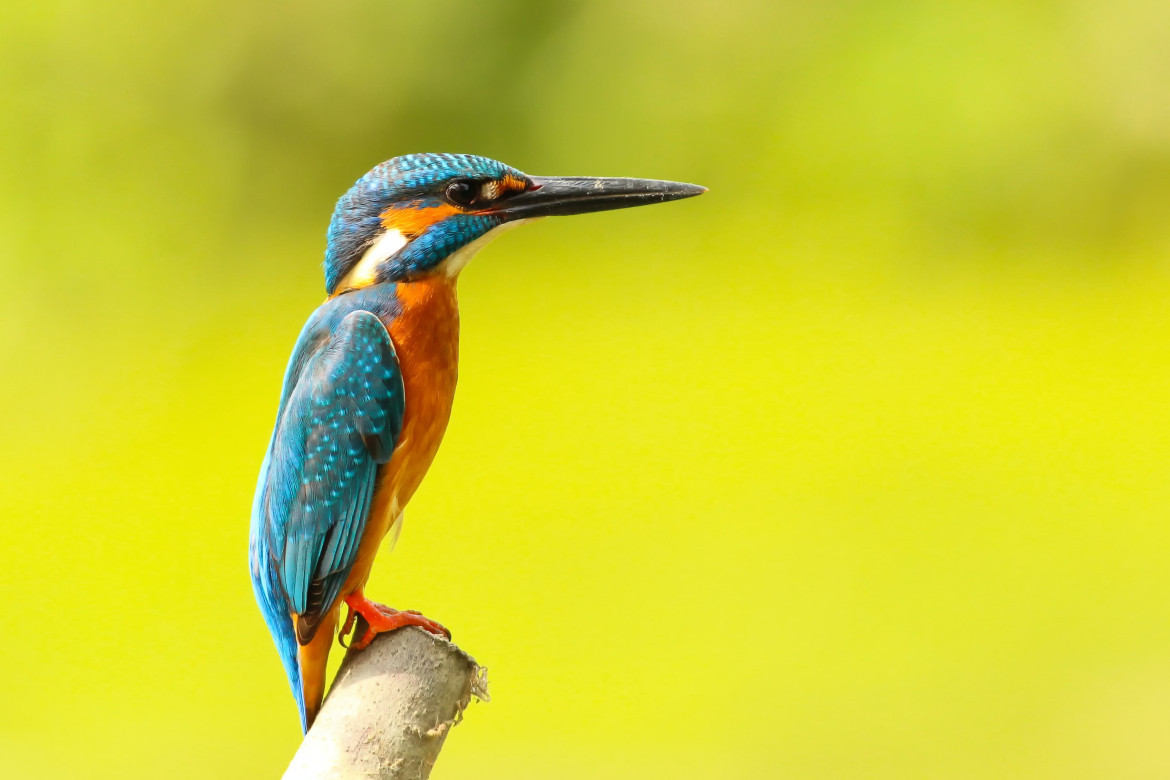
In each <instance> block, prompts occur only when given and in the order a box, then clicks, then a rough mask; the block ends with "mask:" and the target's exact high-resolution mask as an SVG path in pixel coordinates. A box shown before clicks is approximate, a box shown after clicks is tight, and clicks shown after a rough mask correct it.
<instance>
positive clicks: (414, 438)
mask: <svg viewBox="0 0 1170 780" xmlns="http://www.w3.org/2000/svg"><path fill="white" fill-rule="evenodd" d="M397 295H398V301H399V304H400V306H401V312H400V314H399V315H398V316H397V317H395V318H394V319H393V320H390V321H388V322H385V325H386V329H387V330H388V331H389V332H390V340H391V341H393V342H394V349H395V351H396V352H397V353H398V364H399V366H400V368H401V370H402V382H403V385H404V387H405V390H406V413H405V417H404V419H403V423H402V433H401V434H400V435H399V437H398V444H397V445H396V446H395V448H394V454H393V456H392V457H391V458H390V461H389V462H388V463H386V464H385V465H384V466H382V467H381V468H380V469H379V472H378V485H377V487H376V488H375V492H374V502H373V505H372V506H371V508H370V517H369V520H368V522H367V524H366V531H365V534H364V535H363V537H362V541H361V544H360V545H359V547H358V555H357V560H356V561H355V562H354V567H353V570H352V571H351V573H350V575H349V579H348V580H346V583H345V586H344V587H342V589H341V598H344V597H345V596H347V595H349V594H350V593H352V592H353V591H354V590H355V589H357V588H359V587H362V586H363V585H364V584H365V582H366V580H367V579H368V578H369V576H370V568H371V567H372V566H373V563H374V556H375V555H376V554H377V552H378V545H379V544H380V543H381V541H382V538H383V537H384V536H385V535H386V533H387V532H388V531H389V530H390V528H391V527H392V526H393V524H394V521H395V520H396V519H397V518H398V516H399V515H400V514H401V512H402V508H403V507H404V506H406V502H407V501H409V500H410V497H411V496H413V495H414V491H415V490H416V489H418V486H419V483H421V482H422V479H423V476H425V475H426V473H427V469H428V468H430V465H431V461H432V460H434V458H435V453H436V452H438V449H439V443H440V442H441V441H442V440H443V433H444V432H445V431H446V430H447V421H448V420H449V419H450V417H451V402H452V401H453V400H454V398H455V381H456V379H457V377H458V363H459V309H458V304H457V301H456V298H455V281H454V280H453V279H448V278H447V277H446V276H444V275H436V276H434V277H429V278H426V279H422V280H419V281H417V282H407V283H402V284H399V285H398V287H397Z"/></svg>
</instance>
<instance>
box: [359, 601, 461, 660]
mask: <svg viewBox="0 0 1170 780" xmlns="http://www.w3.org/2000/svg"><path fill="white" fill-rule="evenodd" d="M345 605H346V607H347V608H348V612H347V614H346V616H345V622H344V623H342V626H341V631H340V632H339V633H338V635H337V641H338V644H340V645H341V646H342V647H348V648H349V649H352V650H364V649H366V648H367V647H369V645H370V643H371V642H373V641H374V637H376V636H377V635H378V634H383V633H385V632H387V631H394V630H396V629H399V628H405V627H406V626H418V627H419V628H421V629H423V630H424V631H427V632H429V633H432V634H435V635H436V636H441V637H444V638H445V639H448V640H449V639H450V638H451V632H450V631H448V630H447V629H446V628H444V627H443V626H442V625H440V624H439V623H436V622H435V621H433V620H431V619H430V618H426V617H423V615H422V613H421V612H419V611H418V610H414V609H407V610H397V609H391V608H390V607H388V606H386V605H385V604H379V603H378V602H376V601H370V600H369V599H367V598H366V597H365V595H364V594H362V592H361V591H355V592H354V593H352V594H351V595H350V596H349V597H347V598H346V600H345ZM358 615H361V616H362V617H363V618H365V620H366V623H367V624H368V626H369V627H368V628H367V629H366V632H365V634H364V635H363V636H362V638H361V639H359V640H358V641H357V642H353V643H352V644H350V645H346V644H345V637H347V636H348V635H349V632H350V630H351V629H352V628H353V625H354V622H355V621H356V620H357V616H358Z"/></svg>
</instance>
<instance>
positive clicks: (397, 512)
mask: <svg viewBox="0 0 1170 780" xmlns="http://www.w3.org/2000/svg"><path fill="white" fill-rule="evenodd" d="M705 191H706V189H705V188H704V187H700V186H697V185H694V184H683V183H680V182H672V181H659V180H654V179H626V178H589V177H541V176H528V175H526V174H524V173H521V172H520V171H518V170H516V169H515V168H511V167H509V166H507V165H505V164H503V163H501V162H497V161H495V160H492V159H488V158H486V157H479V156H476V155H470V154H409V155H405V156H402V157H395V158H393V159H391V160H388V161H386V162H384V163H382V164H380V165H378V166H376V167H374V168H373V169H372V170H371V171H370V172H369V173H367V174H366V175H364V176H362V177H361V178H360V179H358V180H357V182H356V183H355V184H354V185H353V187H351V188H350V189H349V191H348V192H346V193H345V195H343V196H342V197H341V199H340V200H339V201H338V202H337V207H336V208H335V209H334V212H333V219H332V220H331V221H330V223H329V229H328V231H327V233H326V247H325V263H324V265H325V292H326V295H327V296H328V297H327V298H326V299H325V302H324V303H322V304H321V305H320V306H318V307H317V309H316V310H315V311H314V312H313V313H312V314H311V315H310V316H309V319H308V321H307V322H306V323H305V325H304V327H303V328H302V329H301V333H300V337H299V338H298V339H297V342H296V345H295V346H294V347H293V351H292V356H291V357H290V359H289V363H288V368H287V370H286V371H285V375H284V383H283V387H282V389H281V394H280V403H279V406H278V409H277V414H276V425H275V427H274V429H273V432H272V437H271V439H270V440H269V443H268V449H267V451H266V453H265V455H264V460H263V463H262V465H261V467H260V477H259V480H258V482H257V485H256V497H255V500H254V501H253V505H252V521H251V533H250V539H249V564H250V569H251V575H252V587H253V590H254V591H255V594H256V601H257V603H258V604H259V605H260V611H261V612H262V613H263V615H264V620H265V622H266V623H267V625H268V630H269V631H270V632H271V634H272V638H273V640H274V641H275V643H276V648H277V651H278V652H279V654H280V658H281V661H282V662H283V664H284V670H285V673H286V675H287V676H288V681H289V684H290V686H291V687H292V693H293V698H294V699H296V703H297V708H298V710H299V713H300V720H301V729H302V731H305V732H307V731H308V730H309V727H310V726H311V725H312V723H313V719H314V718H315V717H316V715H317V712H318V710H319V709H320V707H321V701H322V698H323V696H324V693H325V666H326V661H327V659H328V657H329V650H330V648H331V646H332V644H333V638H334V635H335V634H336V635H337V636H338V640H339V642H344V640H345V637H346V636H347V635H348V634H349V633H350V631H351V628H352V626H353V623H354V620H355V617H356V616H357V615H361V616H362V617H363V618H364V619H365V621H366V624H367V625H368V627H369V628H368V630H367V631H365V632H364V634H363V635H362V636H360V637H357V636H356V635H355V636H354V638H353V640H352V641H351V646H352V647H353V648H355V649H357V650H361V649H363V648H365V647H366V646H367V645H369V643H370V642H371V641H372V640H373V638H374V637H375V636H376V635H377V634H378V633H381V632H385V631H393V630H395V629H398V628H402V627H405V626H418V627H419V628H422V629H423V630H425V631H429V632H431V633H433V634H436V635H439V636H443V637H446V638H448V639H449V638H450V636H451V635H450V632H448V631H447V629H445V628H444V627H443V626H441V625H439V624H438V623H436V622H435V621H433V620H430V619H429V618H426V617H424V616H423V615H422V614H420V613H418V612H415V611H399V610H395V609H391V608H390V607H387V606H384V605H382V604H379V603H377V602H374V601H370V600H369V599H367V598H366V595H365V585H366V581H367V580H368V579H369V576H370V570H371V567H372V566H373V563H374V557H375V556H376V555H377V552H378V549H379V547H380V545H381V543H382V541H383V539H385V538H386V537H387V536H389V537H390V538H391V545H392V543H393V540H394V539H396V538H397V536H398V533H399V531H400V529H401V525H402V510H403V507H405V506H406V504H407V502H408V501H410V498H411V496H412V495H413V494H414V492H415V490H416V489H417V488H418V486H419V484H420V483H421V482H422V479H423V476H424V475H425V474H426V472H427V469H428V468H429V467H430V465H431V461H432V460H433V459H434V457H435V453H436V452H437V451H438V448H439V443H440V441H441V440H442V438H443V434H444V432H445V431H446V428H447V421H448V419H449V418H450V415H451V404H452V401H453V400H454V397H455V382H456V376H457V371H458V352H459V310H458V306H457V302H456V283H457V281H458V279H459V272H460V271H462V270H463V268H464V267H465V266H466V265H467V263H468V261H470V260H471V258H472V257H473V256H474V255H475V254H476V252H478V251H479V250H480V249H482V248H483V246H484V245H485V244H486V243H487V242H488V241H490V240H491V239H492V238H494V237H495V236H497V235H498V234H500V233H501V232H503V231H504V230H506V229H508V228H510V227H513V226H516V225H519V224H521V223H524V222H528V221H530V220H533V219H537V218H539V217H546V216H556V215H570V214H584V213H587V212H592V211H605V210H608V209H620V208H626V207H629V206H641V205H644V204H650V203H662V202H665V201H671V200H678V199H681V198H689V197H692V196H694V195H699V194H700V193H703V192H705ZM343 604H344V605H345V606H346V607H347V616H346V619H345V620H344V622H342V621H340V616H341V607H342V605H343ZM339 622H340V623H341V625H340V626H339Z"/></svg>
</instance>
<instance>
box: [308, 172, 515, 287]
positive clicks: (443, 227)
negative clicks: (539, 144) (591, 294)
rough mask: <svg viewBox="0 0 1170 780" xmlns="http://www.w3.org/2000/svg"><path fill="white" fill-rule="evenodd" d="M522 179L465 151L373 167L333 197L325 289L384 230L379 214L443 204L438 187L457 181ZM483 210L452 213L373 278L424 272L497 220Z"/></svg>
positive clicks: (392, 278)
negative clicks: (346, 189) (477, 212)
mask: <svg viewBox="0 0 1170 780" xmlns="http://www.w3.org/2000/svg"><path fill="white" fill-rule="evenodd" d="M508 177H514V178H515V179H517V180H521V181H527V180H528V179H527V177H526V176H525V175H524V174H522V173H521V172H520V171H517V170H516V169H514V168H511V167H509V166H507V165H504V164H503V163H501V162H497V161H495V160H492V159H489V158H487V157H478V156H476V155H471V154H408V155H404V156H402V157H395V158H393V159H392V160H387V161H386V162H384V163H382V164H381V165H378V166H377V167H375V168H374V169H373V170H371V171H370V172H369V173H367V174H366V175H365V176H363V177H361V178H360V179H358V180H357V182H356V183H355V184H354V185H353V186H352V187H350V189H349V192H347V193H345V195H343V196H342V197H341V199H340V200H338V201H337V208H336V209H334V211H333V219H332V220H331V221H330V223H329V231H328V233H327V234H326V241H327V244H326V248H325V291H326V292H327V293H328V294H330V295H332V294H333V293H334V292H335V291H336V289H337V285H338V283H339V282H340V281H341V280H342V279H343V278H344V277H345V275H346V273H347V272H349V270H350V269H352V268H353V267H354V266H355V265H356V264H357V262H358V261H359V260H360V259H361V257H362V255H363V254H364V253H365V251H366V250H367V249H368V248H369V247H370V246H371V244H373V243H374V242H375V241H376V240H377V239H378V237H379V236H380V235H381V234H382V233H383V232H384V231H385V226H384V222H383V215H384V214H385V213H386V212H387V210H389V209H393V208H415V209H425V208H432V207H436V206H440V205H443V204H444V203H445V201H444V200H443V190H444V187H445V186H446V185H447V184H448V183H449V182H451V181H454V180H457V179H470V180H503V179H505V178H508ZM502 221H503V220H502V218H500V217H498V216H494V215H485V214H470V213H467V214H464V213H456V214H452V215H451V216H448V217H446V218H445V219H443V220H442V221H440V222H437V223H436V224H434V225H433V226H431V227H430V228H429V229H427V230H426V231H424V232H423V233H422V234H421V235H419V236H418V237H417V238H415V239H414V240H412V241H410V243H408V244H407V245H406V246H405V247H403V248H402V250H401V251H400V252H399V253H398V254H397V256H396V257H395V258H394V259H393V261H392V262H391V263H390V264H388V265H387V266H386V268H385V269H383V271H382V272H381V276H382V277H384V278H381V279H379V281H398V280H401V279H408V278H410V277H411V276H415V275H418V274H420V273H425V272H426V271H428V270H429V269H431V268H433V267H435V266H436V265H438V264H439V263H441V262H442V261H443V259H444V258H446V257H447V256H449V255H450V254H451V253H453V252H455V251H456V250H458V249H459V248H460V247H462V246H464V245H466V244H468V243H470V242H471V241H474V240H475V239H477V238H479V237H480V236H482V235H483V234H485V233H487V232H488V231H489V230H491V229H492V228H494V227H496V226H497V225H499V224H500V223H501V222H502Z"/></svg>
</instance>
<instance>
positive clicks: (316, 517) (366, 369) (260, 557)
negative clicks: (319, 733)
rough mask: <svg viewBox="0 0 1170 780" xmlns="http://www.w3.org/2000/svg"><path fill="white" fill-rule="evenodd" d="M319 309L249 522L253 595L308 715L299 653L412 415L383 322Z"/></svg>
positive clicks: (293, 367) (332, 594) (304, 339)
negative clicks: (406, 417) (407, 416)
mask: <svg viewBox="0 0 1170 780" xmlns="http://www.w3.org/2000/svg"><path fill="white" fill-rule="evenodd" d="M331 303H332V302H331ZM323 309H328V310H327V311H324V312H320V313H321V316H320V317H318V316H316V315H315V316H314V318H313V319H310V321H309V323H308V324H306V326H305V330H304V331H303V332H302V334H301V338H300V340H299V341H298V344H297V348H296V349H295V350H294V352H293V357H292V360H291V362H290V365H289V373H288V376H287V377H286V381H285V391H284V399H283V402H282V404H281V409H280V412H279V414H278V417H277V422H276V429H275V430H274V431H273V435H272V442H271V444H270V445H269V450H268V454H267V457H266V459H265V462H264V466H263V467H262V468H261V473H260V481H259V484H258V485H257V492H256V501H255V504H254V505H253V516H252V540H251V559H252V560H251V568H252V580H253V586H254V589H255V591H256V596H257V600H258V601H259V603H260V607H261V611H262V612H264V616H265V619H266V621H267V622H268V625H269V629H270V630H271V631H272V634H273V637H274V639H275V640H276V643H277V647H278V649H280V651H281V656H282V657H283V658H284V661H285V667H286V671H287V672H288V674H289V681H290V683H291V684H292V686H293V692H294V695H295V696H297V697H298V703H300V704H301V707H302V711H303V709H304V703H303V702H302V701H300V696H301V692H300V676H299V671H298V670H297V665H296V646H297V644H301V645H304V644H307V643H308V642H309V641H310V640H311V639H312V638H313V636H314V634H315V633H316V631H317V627H318V626H319V625H320V623H321V620H322V619H323V618H324V616H325V615H326V614H327V612H328V610H329V608H330V606H332V604H333V601H334V599H336V598H337V596H338V593H339V592H340V590H341V586H342V585H343V584H344V583H345V580H346V578H347V577H348V575H349V571H350V568H351V567H352V566H353V562H354V558H355V557H356V555H357V549H358V544H359V543H360V542H361V538H362V534H363V532H364V530H365V527H366V517H367V514H368V513H369V508H370V502H371V500H372V498H373V494H374V487H375V477H376V472H377V467H378V465H379V464H382V463H385V462H386V461H388V460H389V459H390V455H391V453H392V452H393V450H394V445H395V443H396V442H397V439H398V434H399V432H400V431H401V430H402V418H403V413H404V410H405V400H404V399H405V396H404V391H403V387H402V374H401V372H400V370H399V367H398V359H397V357H396V355H395V353H394V346H393V344H392V343H391V341H390V336H389V334H388V333H387V332H386V328H385V326H383V325H382V322H381V321H380V320H379V319H378V317H377V316H376V315H374V314H372V313H371V312H368V311H363V310H359V311H352V312H349V313H345V312H344V311H337V310H336V309H337V307H330V306H329V305H328V304H326V307H323ZM338 320H340V321H339V322H338ZM294 616H295V624H294ZM294 629H295V631H294Z"/></svg>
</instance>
